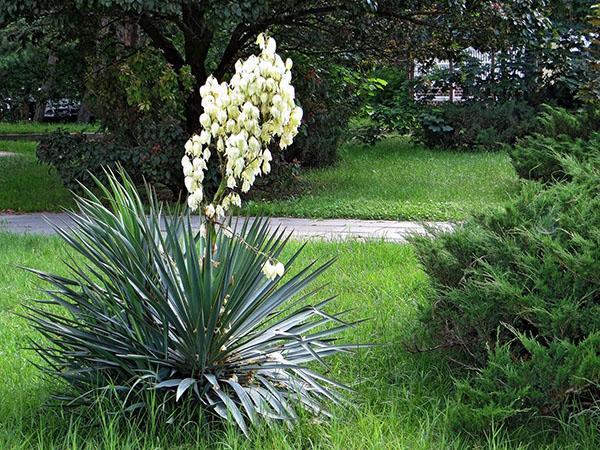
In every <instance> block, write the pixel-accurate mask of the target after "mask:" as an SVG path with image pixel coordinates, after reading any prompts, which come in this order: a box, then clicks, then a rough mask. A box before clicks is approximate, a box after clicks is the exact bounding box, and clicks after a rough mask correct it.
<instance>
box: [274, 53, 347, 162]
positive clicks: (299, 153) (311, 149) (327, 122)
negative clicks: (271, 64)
mask: <svg viewBox="0 0 600 450" xmlns="http://www.w3.org/2000/svg"><path fill="white" fill-rule="evenodd" d="M294 61H295V66H294V68H295V70H294V77H293V83H294V86H295V87H296V95H297V97H298V100H299V102H300V103H301V106H302V109H303V110H304V117H303V119H302V127H301V128H300V132H299V134H298V135H297V136H296V138H295V139H294V143H293V144H292V145H291V146H290V147H289V148H287V149H286V150H285V159H286V160H287V161H293V160H297V161H299V162H300V163H301V164H302V165H304V166H308V167H321V166H327V165H330V164H332V163H333V162H334V161H335V160H336V158H337V150H338V147H339V146H340V143H341V142H342V140H343V138H344V133H345V130H346V126H347V124H348V121H349V120H350V117H351V116H352V115H353V114H354V113H355V111H356V109H357V107H358V102H357V99H356V98H355V97H354V96H353V89H354V88H355V86H354V85H353V84H352V83H351V82H350V81H349V80H347V79H346V78H344V77H343V75H342V74H340V73H336V68H335V67H334V66H330V67H328V68H322V67H321V68H320V67H314V66H313V65H311V64H310V63H308V62H305V61H303V60H302V59H301V58H296V59H295V60H294Z"/></svg>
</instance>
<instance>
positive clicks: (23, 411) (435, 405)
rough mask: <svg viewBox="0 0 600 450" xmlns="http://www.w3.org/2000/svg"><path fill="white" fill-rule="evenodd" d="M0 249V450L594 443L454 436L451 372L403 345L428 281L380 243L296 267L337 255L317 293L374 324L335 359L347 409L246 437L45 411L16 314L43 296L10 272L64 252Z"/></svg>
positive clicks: (19, 239)
mask: <svg viewBox="0 0 600 450" xmlns="http://www.w3.org/2000/svg"><path fill="white" fill-rule="evenodd" d="M297 245H298V244H295V243H294V244H292V245H291V248H290V249H289V251H291V250H293V249H294V248H297ZM0 249H2V251H1V252H0V380H2V382H1V383H0V448H2V449H14V448H40V449H44V448H57V449H63V448H71V449H79V448H86V449H100V448H111V449H119V450H120V449H162V448H177V449H192V448H217V449H251V448H256V449H278V450H279V449H301V448H302V449H344V450H346V449H361V450H362V449H465V448H481V449H483V448H490V449H492V448H493V449H502V448H511V449H513V448H514V449H517V448H541V446H542V444H543V445H544V446H545V447H544V448H556V449H559V448H561V449H562V448H572V449H575V448H594V444H595V443H596V444H597V442H591V439H592V438H594V437H595V436H596V434H595V433H594V432H589V433H588V434H589V435H586V434H581V433H578V432H576V431H575V430H571V429H568V428H567V429H565V430H563V431H562V432H561V434H560V435H558V437H557V439H556V440H554V441H552V440H550V437H549V436H548V435H543V434H542V435H540V434H536V433H521V434H514V433H513V434H509V433H507V432H505V431H504V430H503V429H502V428H501V427H495V428H491V429H490V430H489V433H487V435H484V436H472V437H470V436H466V435H461V434H459V433H458V432H457V430H454V429H452V428H451V426H450V424H451V421H450V418H451V417H452V414H453V413H454V411H455V409H454V407H453V405H454V403H453V402H454V401H455V400H454V396H453V393H452V383H451V380H450V377H449V373H448V370H447V369H448V368H447V367H446V366H445V364H444V363H443V362H442V359H441V358H440V357H439V356H440V355H439V354H429V353H426V354H416V355H415V354H411V353H409V352H407V351H406V349H405V348H404V346H403V345H402V342H403V341H404V342H405V341H406V340H408V339H409V338H410V337H412V336H413V335H414V334H415V326H416V317H417V310H418V307H419V305H421V304H422V303H423V301H424V299H425V298H426V296H427V294H428V291H429V289H430V287H429V283H428V279H427V277H426V275H425V274H424V273H423V272H422V271H421V270H420V269H419V267H418V264H417V262H416V259H415V256H414V253H413V251H412V249H411V247H409V246H401V245H395V244H390V243H382V242H375V243H367V244H364V243H356V242H351V243H322V242H321V243H317V242H314V243H309V244H308V245H307V246H306V248H305V250H304V252H303V255H302V257H301V258H300V259H301V261H299V262H298V264H297V265H296V268H298V267H300V266H302V265H303V264H306V263H308V262H309V261H312V260H313V259H316V258H320V259H327V258H332V257H336V258H337V261H336V263H335V266H334V267H333V268H332V269H330V270H329V271H328V272H326V273H325V275H324V276H323V277H322V278H321V279H320V283H323V284H326V283H328V285H327V286H326V288H325V290H324V292H323V293H322V295H323V296H327V295H329V294H333V293H335V294H338V295H339V297H338V299H337V300H336V303H335V306H334V307H335V308H339V309H346V308H354V310H353V311H352V312H351V314H350V315H351V317H352V318H368V319H370V320H368V321H367V322H364V323H363V324H361V325H360V326H358V327H356V328H354V329H352V330H351V331H349V332H348V333H347V335H346V336H345V338H346V339H347V340H348V341H350V342H357V343H358V342H361V343H366V342H369V343H377V344H381V345H380V346H377V347H375V348H372V349H362V350H360V351H358V352H357V353H356V354H355V355H353V356H343V357H339V358H336V359H333V360H330V369H329V371H328V375H329V376H331V377H333V378H336V379H339V380H341V381H343V382H345V383H347V384H349V385H351V386H352V387H353V388H354V389H355V393H354V394H351V396H350V400H351V402H350V404H349V405H348V406H347V407H345V408H337V409H334V411H333V419H332V420H330V421H322V422H315V421H312V420H311V419H309V418H303V419H302V420H301V421H300V423H299V424H298V425H297V426H296V427H295V428H294V429H293V430H289V429H287V428H286V427H284V426H280V425H275V426H273V427H272V428H267V427H265V428H258V429H255V430H253V431H252V432H251V435H250V436H249V437H245V436H244V435H243V434H241V432H239V431H237V430H236V429H235V428H233V427H231V426H221V427H219V426H216V425H210V426H209V425H206V424H202V425H198V424H197V423H196V422H195V421H193V420H191V421H188V422H185V423H181V422H175V423H173V424H171V425H168V424H165V423H156V422H155V421H153V420H150V421H149V422H148V423H147V424H146V425H145V426H140V425H139V424H136V422H135V421H132V420H123V419H119V418H118V417H119V416H116V417H112V416H110V415H108V414H106V413H105V412H103V411H100V410H97V411H94V413H93V414H94V416H95V420H90V419H88V418H87V416H84V415H82V414H81V411H78V410H74V411H73V410H64V409H61V408H57V407H51V406H49V405H48V399H49V396H50V394H51V393H52V392H55V391H56V389H57V387H58V385H57V382H56V381H52V380H49V379H46V378H44V377H42V376H41V373H40V370H39V369H38V368H36V367H35V366H34V365H33V364H32V362H33V363H37V364H42V365H43V362H42V361H40V359H39V358H37V356H36V355H35V354H34V353H33V352H32V351H30V350H27V349H26V348H27V346H28V345H29V339H33V340H35V341H38V342H39V341H40V340H41V337H40V336H39V335H37V334H36V333H35V332H33V331H32V329H31V327H30V326H29V325H28V324H27V322H26V321H25V319H23V318H22V317H21V316H20V315H21V314H23V313H24V312H25V311H26V310H25V308H26V306H27V305H31V304H32V301H33V299H34V298H37V297H38V296H39V292H38V291H37V290H36V287H37V286H38V285H37V281H36V279H35V277H34V276H32V275H31V274H29V273H27V272H25V271H23V270H21V269H18V268H17V265H23V266H28V267H33V268H37V269H41V270H47V271H48V270H49V271H54V272H58V273H61V274H65V273H67V272H66V268H65V266H64V264H63V263H61V258H62V257H64V256H65V255H66V250H65V247H64V246H63V244H62V243H61V242H60V241H59V240H58V239H56V238H47V237H38V236H17V235H11V234H7V233H0ZM321 370H323V369H321ZM544 439H546V440H545V441H544ZM586 439H590V441H586ZM546 445H547V446H546Z"/></svg>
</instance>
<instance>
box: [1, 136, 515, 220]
mask: <svg viewBox="0 0 600 450" xmlns="http://www.w3.org/2000/svg"><path fill="white" fill-rule="evenodd" d="M35 146H36V144H35V143H33V142H20V141H0V151H8V152H13V153H17V154H18V156H13V157H0V211H2V210H7V209H9V210H14V211H18V212H31V211H60V210H61V209H62V208H63V207H69V206H71V205H72V204H73V201H72V198H71V195H70V193H69V192H68V191H67V189H65V188H64V187H63V186H62V184H61V182H60V179H59V178H58V176H57V175H56V172H55V171H53V170H52V169H51V168H50V167H49V166H47V165H42V164H40V163H39V162H38V161H37V160H36V157H35ZM302 178H303V185H305V186H306V189H305V190H304V191H303V193H302V194H301V195H299V196H297V197H295V198H287V199H277V200H260V201H248V202H246V203H245V206H244V208H243V211H242V212H243V213H244V214H250V215H270V216H292V217H312V218H358V219H392V220H462V219H465V218H466V217H467V216H468V215H470V214H472V213H476V212H479V211H482V210H484V209H487V208H498V207H501V205H502V204H503V203H504V202H505V201H506V200H507V199H508V198H509V197H510V195H511V194H512V193H514V192H515V191H516V189H517V186H518V182H517V177H516V174H515V172H514V170H513V168H512V166H511V164H510V161H509V159H508V156H507V155H506V154H504V153H460V152H446V151H440V150H429V149H426V148H424V147H422V146H420V145H419V144H416V143H414V142H411V141H409V140H407V139H404V138H392V139H388V140H386V141H384V142H381V143H379V144H377V145H375V146H373V147H370V148H364V147H362V146H359V145H345V146H343V147H342V149H341V155H340V161H339V162H338V164H337V165H336V166H334V167H330V168H326V169H317V170H307V171H305V172H303V174H302Z"/></svg>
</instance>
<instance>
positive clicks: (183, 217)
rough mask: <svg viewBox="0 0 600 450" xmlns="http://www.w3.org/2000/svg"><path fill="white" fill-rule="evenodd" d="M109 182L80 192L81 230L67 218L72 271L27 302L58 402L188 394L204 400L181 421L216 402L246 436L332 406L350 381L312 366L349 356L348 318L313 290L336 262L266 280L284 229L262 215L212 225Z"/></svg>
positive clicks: (123, 182)
mask: <svg viewBox="0 0 600 450" xmlns="http://www.w3.org/2000/svg"><path fill="white" fill-rule="evenodd" d="M107 178H108V185H107V186H108V187H105V186H103V185H102V184H100V183H99V182H98V185H97V187H98V189H99V190H100V191H101V193H102V196H101V197H97V196H96V195H94V194H93V193H92V192H91V191H89V190H87V189H86V192H85V197H79V198H77V199H76V201H77V205H78V208H79V213H77V214H73V219H74V223H76V224H77V225H76V228H75V229H73V230H65V229H60V228H57V232H58V234H59V235H60V236H61V237H62V238H63V240H64V241H65V242H66V243H67V244H68V245H69V247H70V248H71V250H72V251H73V254H75V255H77V257H76V258H73V259H70V260H69V261H68V262H67V266H68V267H69V269H70V274H69V275H68V276H67V277H63V276H59V275H53V274H48V273H42V272H38V271H34V272H35V273H37V274H38V276H39V277H40V278H41V279H42V280H44V281H45V282H48V283H49V284H50V286H51V287H50V288H48V289H46V290H45V293H46V295H47V296H48V299H47V300H41V301H40V303H41V305H38V306H35V307H30V308H29V311H30V313H29V318H30V319H31V321H32V323H33V325H34V326H35V328H36V329H38V330H39V331H40V333H41V334H42V335H43V336H44V338H45V339H43V340H36V341H35V342H32V345H33V347H34V349H35V350H36V351H37V352H38V353H39V355H40V356H41V357H42V358H43V360H44V361H45V362H46V363H47V364H48V365H47V368H46V370H47V371H48V372H49V374H51V375H52V376H54V377H57V378H58V379H61V380H63V381H64V382H65V383H66V392H65V393H64V394H63V395H61V398H62V399H64V400H68V401H69V402H70V405H79V404H88V403H89V402H93V401H95V400H96V399H97V398H98V397H99V396H100V397H102V396H104V397H106V396H108V397H112V398H114V399H115V400H117V401H118V403H117V405H118V406H117V407H118V408H119V410H121V411H125V412H126V413H129V412H134V411H137V412H140V413H142V414H144V413H146V414H154V413H156V412H157V411H156V410H154V409H153V408H156V407H158V409H160V410H164V409H173V408H174V409H175V410H176V409H177V408H176V407H175V406H174V405H176V404H177V405H181V403H177V402H178V401H180V400H181V401H185V402H187V403H184V406H185V405H190V404H192V405H193V406H194V407H195V408H193V409H196V411H195V413H194V412H191V415H190V417H189V418H184V419H183V420H189V419H191V418H197V417H198V412H207V413H209V414H211V415H215V416H219V417H221V418H223V419H226V420H231V421H232V422H235V423H236V424H237V425H238V426H239V427H240V428H241V429H242V430H243V431H244V432H247V428H248V426H247V425H248V423H249V422H250V423H253V424H255V423H258V422H259V421H262V420H266V421H271V420H286V421H288V420H289V421H292V420H295V419H297V418H298V416H297V414H296V412H297V408H298V407H302V408H304V409H305V410H306V411H308V412H310V413H314V414H315V415H320V414H325V415H327V412H326V411H324V409H323V408H324V407H325V403H328V402H333V403H339V402H340V401H341V400H342V396H341V394H340V392H339V390H340V389H347V388H345V387H344V386H343V385H341V384H339V383H337V382H335V381H333V380H331V379H329V378H327V377H325V376H323V375H321V374H319V373H317V372H315V371H314V369H313V368H312V367H311V368H309V367H307V365H308V364H309V363H312V362H314V363H322V362H323V358H326V357H329V356H332V355H335V354H339V353H345V352H350V351H351V348H352V347H351V346H348V345H342V344H340V343H338V341H337V337H336V335H337V334H338V333H340V332H342V331H344V330H346V329H347V328H348V327H349V326H350V325H352V324H349V323H346V322H344V321H343V320H342V314H343V313H342V314H332V313H328V312H326V308H325V307H326V305H327V304H329V303H330V302H331V300H332V299H333V298H328V299H325V300H317V301H314V299H315V298H316V297H317V295H316V293H317V292H319V291H320V289H319V288H318V287H317V288H311V289H310V290H306V289H307V287H308V286H309V284H310V283H311V282H313V281H314V280H315V279H316V278H317V277H318V276H319V275H320V274H321V273H322V272H323V271H324V270H326V269H327V268H328V267H329V266H330V265H331V263H332V261H326V262H324V263H321V264H316V262H313V263H312V264H310V265H309V266H308V267H305V268H302V269H300V270H299V271H298V272H295V273H294V274H293V275H290V276H288V277H284V278H279V277H277V278H276V279H267V278H266V277H265V276H264V274H263V273H262V268H263V265H264V264H265V262H266V261H273V260H277V258H279V257H280V255H281V252H282V251H283V249H284V247H285V245H286V243H287V240H288V238H289V236H286V232H285V231H282V230H275V231H269V227H268V224H267V222H266V221H265V220H262V219H255V220H246V221H243V223H238V224H235V225H239V226H238V227H236V228H237V232H236V233H235V234H233V235H232V234H231V232H226V230H225V227H219V228H215V226H214V224H210V223H209V224H206V227H207V232H206V233H204V234H202V233H201V232H200V231H199V224H198V223H197V221H195V222H196V224H195V225H193V223H194V221H192V218H191V217H190V213H189V211H187V212H186V211H180V210H179V208H178V209H177V210H174V211H173V210H168V211H166V212H164V213H163V206H162V205H161V204H159V203H158V201H157V200H156V198H155V196H153V195H152V193H151V192H148V193H147V197H148V198H149V207H148V209H147V207H146V205H145V204H144V202H143V201H142V199H141V198H140V196H139V194H138V193H137V191H136V188H135V187H134V185H133V184H132V182H131V180H129V179H128V178H127V177H126V176H125V175H124V174H123V172H121V174H120V177H116V176H114V175H113V174H112V173H109V174H108V175H107ZM95 181H97V180H95ZM105 204H106V205H107V206H105ZM232 226H234V225H232ZM230 231H231V230H230ZM300 251H301V248H300V249H299V250H298V251H297V252H296V253H295V254H294V255H292V257H291V259H290V260H288V261H286V268H290V267H291V266H292V264H293V262H294V260H295V259H296V257H297V256H298V254H299V252H300ZM313 301H314V303H312V302H313ZM48 303H49V304H51V305H53V306H55V307H56V309H52V310H49V309H48V308H46V307H44V306H43V305H44V304H48ZM311 303H312V304H311ZM354 347H356V345H355V346H354ZM152 402H154V403H152ZM184 406H180V408H179V410H180V412H183V411H185V410H186V409H185V407H184ZM178 416H181V414H179V415H178ZM174 417H175V416H174ZM174 417H172V418H171V419H169V420H174ZM180 425H183V423H182V424H180Z"/></svg>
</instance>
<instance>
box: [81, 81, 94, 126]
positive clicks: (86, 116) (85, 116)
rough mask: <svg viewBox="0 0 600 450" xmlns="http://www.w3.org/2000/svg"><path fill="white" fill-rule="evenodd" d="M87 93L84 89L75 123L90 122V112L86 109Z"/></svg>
mask: <svg viewBox="0 0 600 450" xmlns="http://www.w3.org/2000/svg"><path fill="white" fill-rule="evenodd" d="M88 97H89V94H88V91H87V89H86V91H85V94H83V98H82V99H81V105H80V106H79V112H78V113H77V122H83V123H88V122H90V121H91V120H92V112H91V111H90V109H89V108H88Z"/></svg>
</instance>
